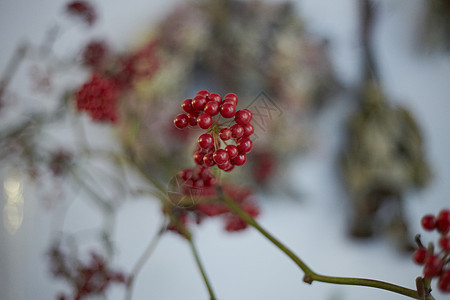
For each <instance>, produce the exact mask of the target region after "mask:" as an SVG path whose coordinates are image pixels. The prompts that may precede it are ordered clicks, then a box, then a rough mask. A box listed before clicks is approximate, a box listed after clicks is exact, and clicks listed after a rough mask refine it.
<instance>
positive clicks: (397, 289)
mask: <svg viewBox="0 0 450 300" xmlns="http://www.w3.org/2000/svg"><path fill="white" fill-rule="evenodd" d="M218 194H219V195H220V197H221V199H222V200H223V201H224V202H225V204H226V205H228V207H229V208H230V209H231V210H232V211H233V212H234V213H236V214H237V215H238V216H239V217H241V218H242V219H243V220H244V221H245V222H247V224H249V225H250V226H252V227H254V228H255V229H256V230H258V231H259V232H260V233H261V234H262V235H264V236H265V237H266V238H267V239H268V240H269V241H271V242H272V243H273V244H274V245H275V246H277V247H278V248H279V249H280V250H281V251H283V252H284V253H285V254H286V255H287V256H289V258H291V259H292V260H293V261H294V262H295V264H296V265H297V266H299V267H300V269H302V271H303V272H304V273H305V276H304V278H303V281H305V282H306V283H309V284H311V283H312V282H313V281H320V282H327V283H333V284H343V285H359V286H368V287H373V288H379V289H383V290H387V291H391V292H394V293H397V294H401V295H404V296H408V297H411V298H414V299H419V295H418V293H417V291H415V290H412V289H408V288H405V287H402V286H398V285H395V284H391V283H387V282H384V281H379V280H372V279H365V278H350V277H335V276H325V275H320V274H317V273H316V272H314V271H313V270H312V269H311V268H309V267H308V266H307V265H306V264H305V263H304V262H303V261H302V260H301V259H300V258H299V257H298V256H297V255H295V254H294V252H292V251H291V250H290V249H289V248H287V247H286V246H285V245H283V244H282V243H281V242H280V241H278V240H277V239H276V238H275V237H274V236H272V235H271V234H270V233H269V232H267V231H266V230H265V229H264V228H262V227H261V226H260V225H259V224H258V223H257V222H256V221H255V220H254V219H253V218H252V217H251V216H250V215H248V214H247V213H246V212H245V211H243V210H242V209H241V208H240V207H239V205H238V204H236V203H235V202H234V201H232V200H231V199H229V198H228V197H225V196H224V195H223V193H222V191H221V190H220V189H219V193H218Z"/></svg>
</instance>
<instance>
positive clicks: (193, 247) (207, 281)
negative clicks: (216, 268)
mask: <svg viewBox="0 0 450 300" xmlns="http://www.w3.org/2000/svg"><path fill="white" fill-rule="evenodd" d="M188 241H189V244H190V246H191V250H192V253H193V254H194V257H195V262H196V263H197V266H198V268H199V270H200V273H202V277H203V281H204V282H205V285H206V288H207V289H208V293H209V299H210V300H216V299H217V298H216V296H215V295H214V291H213V289H212V286H211V283H210V281H209V279H208V276H207V275H206V272H205V269H204V268H203V265H202V262H201V260H200V256H199V255H198V251H197V248H196V247H195V244H194V242H193V241H192V238H188Z"/></svg>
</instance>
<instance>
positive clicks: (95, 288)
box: [49, 247, 127, 300]
mask: <svg viewBox="0 0 450 300" xmlns="http://www.w3.org/2000/svg"><path fill="white" fill-rule="evenodd" d="M49 255H50V258H51V263H52V272H53V275H55V276H56V277H61V278H63V279H65V280H67V281H68V282H69V283H71V285H72V286H73V287H74V291H73V292H74V295H73V297H68V296H66V295H64V294H60V295H59V296H58V298H57V299H59V300H65V299H76V300H81V299H85V298H91V297H92V296H95V295H103V294H104V293H105V291H106V289H107V288H108V287H109V285H110V284H111V283H120V284H127V279H126V276H125V275H124V274H123V273H121V272H116V271H113V270H111V269H109V268H108V266H107V263H106V261H105V260H104V258H103V257H101V256H100V255H98V254H96V253H91V258H90V261H89V262H88V264H83V263H82V262H81V261H79V260H78V259H73V258H72V257H68V256H67V255H66V254H65V253H63V252H62V251H61V249H60V248H58V247H53V248H52V249H51V250H50V253H49Z"/></svg>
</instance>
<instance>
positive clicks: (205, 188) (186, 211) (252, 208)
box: [165, 167, 259, 234]
mask: <svg viewBox="0 0 450 300" xmlns="http://www.w3.org/2000/svg"><path fill="white" fill-rule="evenodd" d="M178 176H179V179H180V180H181V185H180V191H181V192H182V193H184V194H185V195H187V196H188V197H192V196H194V197H195V203H194V205H192V202H191V201H190V200H191V199H189V198H188V199H187V201H186V202H185V204H186V206H183V203H182V202H181V203H178V204H179V205H178V206H176V207H170V208H167V209H170V211H165V212H166V213H171V214H172V215H173V216H174V217H175V218H176V219H177V220H178V222H179V223H181V224H182V225H183V226H187V225H188V223H189V220H190V217H192V218H193V219H194V220H195V222H196V223H197V224H200V223H201V222H202V220H203V219H204V218H206V217H216V216H223V217H224V219H225V230H227V231H239V230H242V229H245V228H247V226H248V225H247V223H246V222H245V221H244V220H242V219H241V218H240V217H239V216H237V215H235V214H234V213H233V212H231V211H230V209H229V208H228V206H226V205H225V204H224V203H221V202H217V190H216V185H217V179H216V178H215V177H213V176H212V174H211V173H210V172H209V168H206V167H195V168H194V169H185V170H182V171H180V172H179V174H178ZM222 188H223V193H224V195H225V196H227V197H229V198H230V199H232V200H233V201H235V202H236V203H237V204H239V206H240V207H241V208H242V209H243V210H244V211H245V212H247V213H248V214H249V215H251V216H252V217H257V216H258V215H259V208H258V206H257V205H256V204H255V202H254V201H253V197H252V192H251V191H250V190H249V189H244V188H240V187H237V186H233V185H223V187H222ZM168 229H169V230H172V231H175V232H178V233H180V234H182V231H181V230H180V229H179V228H178V226H177V225H176V224H175V223H174V222H172V223H171V224H170V225H169V227H168Z"/></svg>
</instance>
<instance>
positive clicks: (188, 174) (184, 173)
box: [180, 169, 194, 181]
mask: <svg viewBox="0 0 450 300" xmlns="http://www.w3.org/2000/svg"><path fill="white" fill-rule="evenodd" d="M180 175H181V178H183V180H184V181H186V180H188V179H190V178H192V176H193V175H194V174H193V172H192V170H191V169H184V170H182V171H181V174H180Z"/></svg>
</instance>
